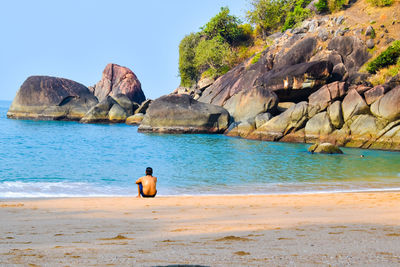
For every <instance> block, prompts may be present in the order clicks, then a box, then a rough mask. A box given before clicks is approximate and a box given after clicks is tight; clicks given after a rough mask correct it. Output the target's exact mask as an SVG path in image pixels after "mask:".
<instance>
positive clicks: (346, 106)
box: [342, 89, 369, 121]
mask: <svg viewBox="0 0 400 267" xmlns="http://www.w3.org/2000/svg"><path fill="white" fill-rule="evenodd" d="M342 110H343V118H344V121H347V120H349V119H350V118H351V117H353V116H355V115H359V114H366V113H368V112H369V107H368V105H367V104H366V103H365V101H364V99H363V98H362V97H361V96H360V95H359V94H358V92H357V91H356V90H355V89H350V90H349V92H348V93H347V95H346V97H345V98H344V99H343V102H342Z"/></svg>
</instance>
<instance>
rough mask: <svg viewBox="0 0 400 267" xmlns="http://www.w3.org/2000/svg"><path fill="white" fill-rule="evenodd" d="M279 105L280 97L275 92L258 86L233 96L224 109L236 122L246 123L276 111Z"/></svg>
mask: <svg viewBox="0 0 400 267" xmlns="http://www.w3.org/2000/svg"><path fill="white" fill-rule="evenodd" d="M277 103H278V97H277V95H276V94H275V93H274V92H272V91H270V90H267V89H264V88H262V87H261V86H257V87H253V88H252V89H251V90H248V91H241V92H239V93H238V94H236V95H234V96H232V97H231V98H229V99H228V100H227V101H226V103H225V105H224V108H225V109H226V110H228V111H229V114H230V115H231V116H232V117H233V118H234V120H235V121H244V120H247V119H249V118H254V117H255V116H257V115H258V114H260V113H264V112H270V111H272V110H274V109H275V107H276V105H277Z"/></svg>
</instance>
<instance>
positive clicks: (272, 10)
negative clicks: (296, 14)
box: [247, 0, 286, 39]
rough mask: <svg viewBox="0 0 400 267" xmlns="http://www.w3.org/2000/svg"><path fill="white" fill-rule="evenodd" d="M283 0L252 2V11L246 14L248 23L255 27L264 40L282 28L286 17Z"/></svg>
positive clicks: (257, 0)
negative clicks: (258, 29)
mask: <svg viewBox="0 0 400 267" xmlns="http://www.w3.org/2000/svg"><path fill="white" fill-rule="evenodd" d="M285 4H286V2H285V0H252V1H251V5H252V7H253V8H252V10H250V11H248V12H247V19H248V21H249V22H250V23H252V24H255V25H257V26H258V27H259V28H260V30H261V34H262V37H263V38H264V39H265V38H266V37H267V36H268V35H269V34H270V33H271V32H272V31H274V30H277V29H279V27H280V26H282V24H283V22H284V19H285V17H286V11H285Z"/></svg>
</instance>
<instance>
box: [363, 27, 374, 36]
mask: <svg viewBox="0 0 400 267" xmlns="http://www.w3.org/2000/svg"><path fill="white" fill-rule="evenodd" d="M374 33H375V30H374V28H373V27H372V26H371V25H369V26H368V27H367V29H366V30H365V36H371V35H373V34H374Z"/></svg>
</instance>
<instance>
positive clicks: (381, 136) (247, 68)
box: [7, 17, 400, 150]
mask: <svg viewBox="0 0 400 267" xmlns="http://www.w3.org/2000/svg"><path fill="white" fill-rule="evenodd" d="M344 20H345V19H344V18H326V17H322V18H321V19H319V20H307V21H304V22H303V24H302V25H301V27H299V28H295V29H292V30H288V31H286V32H285V33H276V34H273V35H271V36H270V37H269V40H270V43H271V45H270V46H269V47H268V48H266V49H265V50H264V51H263V52H261V53H260V54H259V55H258V59H257V60H255V57H254V56H253V57H252V58H249V59H247V60H246V61H245V62H242V63H241V64H239V65H238V66H236V67H235V68H233V69H231V70H230V71H229V72H227V73H226V74H225V75H223V76H221V77H219V78H218V79H217V80H215V81H214V80H212V79H204V80H200V81H199V82H198V83H197V85H196V86H194V87H193V88H183V87H179V88H177V89H176V90H175V91H174V92H173V93H171V94H169V95H166V96H162V97H160V98H158V99H156V100H154V101H151V100H146V97H145V95H144V93H143V91H142V89H141V84H140V82H139V80H138V78H137V77H136V75H135V74H134V73H133V72H132V71H131V70H130V69H128V68H126V67H121V66H119V65H116V64H108V65H107V66H106V68H105V69H104V71H103V75H102V78H101V80H100V81H99V82H98V83H97V84H96V85H95V86H91V87H86V86H84V85H82V84H79V83H77V82H74V81H71V80H67V79H63V78H55V77H48V76H32V77H29V78H28V79H27V80H26V81H25V82H24V83H23V84H22V86H21V88H20V89H19V91H18V93H17V95H16V97H15V99H14V101H13V103H12V105H11V107H10V109H9V111H8V113H7V116H8V118H12V119H34V120H75V121H80V122H82V123H127V124H133V125H135V124H136V125H140V126H139V129H138V130H139V131H141V132H160V133H224V134H226V135H228V136H234V137H242V138H248V139H256V140H266V141H281V142H301V143H323V142H330V143H332V144H335V145H338V146H347V147H359V148H371V149H385V150H400V74H398V75H397V76H394V77H393V78H392V79H391V80H389V81H387V82H386V83H384V84H381V85H377V86H372V85H371V84H370V83H369V82H368V81H367V78H368V75H367V74H365V73H362V72H360V71H359V70H360V68H361V67H362V66H363V65H364V64H365V63H366V62H367V61H368V59H370V58H371V54H370V52H369V50H368V49H369V48H368V40H370V36H369V35H368V28H367V29H354V30H352V31H349V30H347V31H339V30H336V31H334V30H333V29H337V28H339V29H341V28H342V27H341V26H340V25H341V24H342V23H343V21H344ZM389 41H390V40H389Z"/></svg>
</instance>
